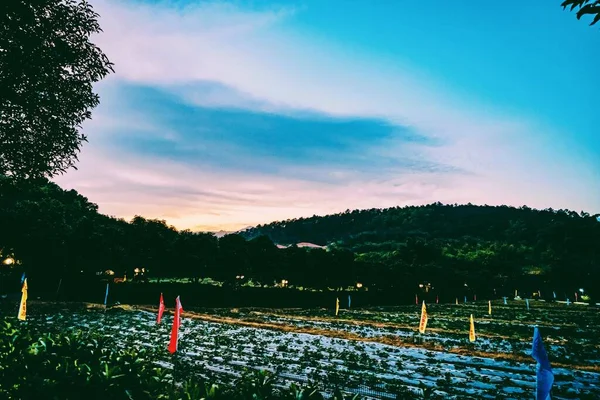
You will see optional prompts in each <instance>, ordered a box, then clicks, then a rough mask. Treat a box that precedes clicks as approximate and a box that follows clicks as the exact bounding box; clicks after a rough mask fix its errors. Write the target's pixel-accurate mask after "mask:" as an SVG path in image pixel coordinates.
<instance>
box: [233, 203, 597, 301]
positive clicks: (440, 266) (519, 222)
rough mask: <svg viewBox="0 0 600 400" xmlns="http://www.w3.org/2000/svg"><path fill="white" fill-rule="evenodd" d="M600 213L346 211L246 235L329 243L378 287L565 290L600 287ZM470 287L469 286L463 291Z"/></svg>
mask: <svg viewBox="0 0 600 400" xmlns="http://www.w3.org/2000/svg"><path fill="white" fill-rule="evenodd" d="M598 217H599V215H589V214H588V213H586V212H581V213H577V212H574V211H569V210H553V209H546V210H534V209H531V208H529V207H526V206H523V207H520V208H515V207H508V206H499V207H494V206H475V205H471V204H468V205H442V204H440V203H436V204H432V205H426V206H417V207H394V208H387V209H369V210H355V211H350V210H347V211H346V212H344V213H340V214H333V215H328V216H324V217H318V216H313V217H311V218H300V219H290V220H287V221H281V222H274V223H271V224H267V225H259V226H257V227H256V228H251V229H248V230H246V231H244V232H242V234H243V236H244V237H246V238H247V239H252V238H254V237H258V236H261V235H266V236H268V237H269V238H270V239H271V240H273V241H275V242H277V243H282V244H286V243H296V242H312V243H315V244H320V245H324V244H329V245H330V246H332V247H333V248H336V249H344V250H349V251H352V252H353V253H355V255H356V258H355V259H356V261H357V273H358V276H359V277H358V279H361V280H363V281H367V282H370V283H375V284H377V285H378V286H379V287H385V286H391V285H394V284H395V283H398V282H407V281H409V282H420V281H430V282H432V283H437V284H438V285H444V286H445V287H452V288H459V287H461V285H462V286H463V287H467V288H468V287H471V288H472V289H470V290H469V291H477V288H479V289H484V288H487V289H488V290H493V289H499V288H503V293H507V292H509V288H519V287H522V288H523V289H528V290H536V287H538V288H540V287H544V288H545V289H546V291H548V290H550V291H553V292H559V295H558V296H559V297H562V296H563V295H564V294H565V293H566V295H568V296H569V297H570V298H571V299H572V298H574V294H573V290H575V289H579V288H589V290H595V289H594V288H593V287H592V285H593V282H600V265H599V264H600V222H599V221H598ZM465 284H466V285H467V286H465Z"/></svg>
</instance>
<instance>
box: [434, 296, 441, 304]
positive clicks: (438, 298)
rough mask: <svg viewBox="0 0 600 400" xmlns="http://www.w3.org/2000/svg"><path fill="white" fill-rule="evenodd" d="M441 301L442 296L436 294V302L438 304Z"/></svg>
mask: <svg viewBox="0 0 600 400" xmlns="http://www.w3.org/2000/svg"><path fill="white" fill-rule="evenodd" d="M439 302H440V296H435V304H438V303H439Z"/></svg>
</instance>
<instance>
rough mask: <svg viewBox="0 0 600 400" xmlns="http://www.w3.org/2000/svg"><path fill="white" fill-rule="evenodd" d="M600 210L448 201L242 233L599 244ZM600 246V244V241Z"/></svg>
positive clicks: (277, 237) (315, 239) (322, 239)
mask: <svg viewBox="0 0 600 400" xmlns="http://www.w3.org/2000/svg"><path fill="white" fill-rule="evenodd" d="M599 217H600V214H597V215H590V214H588V213H585V212H581V213H577V212H574V211H569V210H553V209H546V210H535V209H531V208H529V207H526V206H523V207H520V208H515V207H508V206H475V205H471V204H468V205H443V204H441V203H436V204H431V205H426V206H410V207H393V208H386V209H377V208H373V209H369V210H354V211H350V210H347V211H346V212H344V213H340V214H332V215H326V216H322V217H320V216H313V217H311V218H299V219H290V220H286V221H281V222H273V223H270V224H267V225H258V226H257V227H254V228H249V229H246V230H244V231H242V232H240V234H241V235H242V236H244V237H245V238H246V239H252V238H254V237H258V236H261V235H266V236H268V237H269V238H271V240H273V241H274V242H276V243H279V244H294V243H298V242H311V243H315V244H319V245H331V244H337V245H338V246H339V245H341V246H349V247H352V248H356V247H360V246H361V245H364V244H368V243H385V242H389V241H392V242H394V241H398V240H400V241H403V240H405V239H407V238H409V237H412V238H417V237H418V238H424V239H447V240H461V241H465V242H472V241H498V242H504V243H511V244H531V245H539V246H542V247H543V246H547V245H558V244H560V245H563V244H567V245H569V244H577V245H585V244H593V243H595V244H599V242H598V240H600V236H598V235H600V222H598V218H599ZM599 247H600V246H599Z"/></svg>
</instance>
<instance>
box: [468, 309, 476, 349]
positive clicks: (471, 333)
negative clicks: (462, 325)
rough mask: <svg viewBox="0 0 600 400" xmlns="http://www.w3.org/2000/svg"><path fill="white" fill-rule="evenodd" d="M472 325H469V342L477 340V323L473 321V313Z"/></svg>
mask: <svg viewBox="0 0 600 400" xmlns="http://www.w3.org/2000/svg"><path fill="white" fill-rule="evenodd" d="M470 322H471V326H470V327H469V342H474V341H475V323H474V322H473V314H471V321H470Z"/></svg>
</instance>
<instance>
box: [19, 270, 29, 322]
mask: <svg viewBox="0 0 600 400" xmlns="http://www.w3.org/2000/svg"><path fill="white" fill-rule="evenodd" d="M21 293H22V294H21V304H19V315H18V318H19V319H20V320H21V321H25V317H26V316H27V278H25V281H24V282H23V288H22V289H21Z"/></svg>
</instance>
